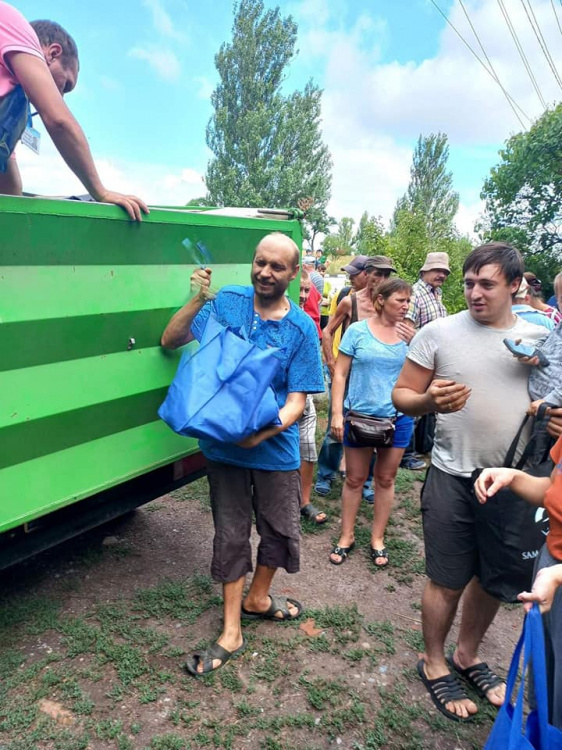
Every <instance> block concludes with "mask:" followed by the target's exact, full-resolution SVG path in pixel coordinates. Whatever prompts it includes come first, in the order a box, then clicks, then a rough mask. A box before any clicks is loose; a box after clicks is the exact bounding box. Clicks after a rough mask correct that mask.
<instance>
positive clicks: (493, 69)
mask: <svg viewBox="0 0 562 750" xmlns="http://www.w3.org/2000/svg"><path fill="white" fill-rule="evenodd" d="M459 3H460V6H461V8H462V10H463V13H464V15H465V16H466V20H467V21H468V23H469V25H470V28H471V29H472V33H473V34H474V36H475V37H476V41H477V42H478V44H479V45H480V49H481V50H482V52H483V54H484V57H485V58H486V60H487V62H488V65H489V66H490V70H491V71H492V75H493V76H494V78H495V80H496V83H497V84H498V86H500V87H501V89H502V90H503V91H504V93H505V89H504V87H503V85H502V83H501V81H500V79H499V76H498V74H497V73H496V71H495V68H494V65H493V63H492V61H491V60H490V58H489V57H488V53H487V52H486V50H485V49H484V45H483V44H482V42H481V40H480V37H479V36H478V33H477V31H476V29H475V28H474V24H473V23H472V21H471V19H470V16H469V15H468V11H467V9H466V8H465V6H464V3H463V0H459ZM506 99H507V102H508V104H509V106H510V107H511V109H512V110H513V113H514V114H515V116H516V117H517V118H519V115H518V114H517V112H516V110H515V107H514V105H513V103H512V101H511V98H510V97H508V96H506ZM515 104H516V106H517V107H518V108H519V109H521V108H520V107H519V105H518V104H517V103H515ZM521 112H523V110H521ZM523 114H524V115H525V113H524V112H523ZM525 116H526V115H525ZM519 122H521V120H519ZM521 125H522V126H523V127H525V126H524V125H523V123H522V122H521Z"/></svg>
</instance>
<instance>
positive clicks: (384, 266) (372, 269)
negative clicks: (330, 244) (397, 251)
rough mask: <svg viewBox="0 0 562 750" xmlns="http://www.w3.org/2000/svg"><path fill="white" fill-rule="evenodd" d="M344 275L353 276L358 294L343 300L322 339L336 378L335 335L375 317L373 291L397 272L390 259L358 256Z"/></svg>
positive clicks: (352, 279)
mask: <svg viewBox="0 0 562 750" xmlns="http://www.w3.org/2000/svg"><path fill="white" fill-rule="evenodd" d="M341 270H342V271H345V272H346V273H347V274H349V281H350V284H351V286H352V288H353V291H354V292H355V293H354V294H349V295H348V296H347V297H344V299H342V300H341V302H340V303H339V305H338V306H337V308H336V312H335V313H334V315H333V316H332V317H331V318H330V322H329V323H328V325H327V326H326V328H325V329H324V335H323V337H322V350H323V352H324V359H325V361H326V365H327V366H328V369H329V370H330V375H333V372H334V364H335V357H334V352H333V349H332V339H333V335H334V333H335V331H337V329H338V328H339V327H340V326H342V329H343V330H342V333H343V332H344V331H345V329H346V328H347V327H348V326H349V325H350V324H351V323H356V322H357V321H358V320H364V319H365V318H370V317H371V316H372V315H374V314H375V308H374V307H373V301H372V294H373V289H374V288H375V287H376V286H377V285H378V284H380V282H381V281H383V280H384V279H387V278H388V277H389V276H390V274H391V273H392V272H393V271H396V269H395V268H394V266H393V265H392V261H391V260H390V258H387V257H386V256H384V255H374V256H373V257H369V256H366V255H357V256H355V258H353V260H352V261H351V262H350V263H348V264H347V265H346V266H342V269H341ZM361 277H363V279H364V280H365V283H364V285H363V286H361V287H359V288H357V284H358V283H360V282H361V281H363V279H361Z"/></svg>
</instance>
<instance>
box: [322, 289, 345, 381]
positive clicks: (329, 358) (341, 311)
mask: <svg viewBox="0 0 562 750" xmlns="http://www.w3.org/2000/svg"><path fill="white" fill-rule="evenodd" d="M346 318H351V298H350V297H349V295H348V296H347V297H344V298H343V299H342V301H341V302H340V303H339V305H338V306H337V307H336V312H335V313H334V314H333V315H332V316H331V317H330V320H329V321H328V325H327V326H326V328H324V331H323V332H322V352H323V353H324V361H325V362H326V365H327V367H328V369H329V371H330V377H333V376H334V364H335V359H334V352H333V349H332V347H333V342H334V333H335V332H336V331H337V330H338V328H339V327H340V326H341V325H342V324H343V323H344V322H345V319H346Z"/></svg>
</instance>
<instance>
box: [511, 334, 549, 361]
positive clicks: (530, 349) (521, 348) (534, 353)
mask: <svg viewBox="0 0 562 750" xmlns="http://www.w3.org/2000/svg"><path fill="white" fill-rule="evenodd" d="M503 343H504V344H505V345H506V346H507V348H508V349H509V351H510V352H511V353H512V354H514V355H515V356H516V357H519V358H523V357H538V358H539V362H540V364H541V367H548V365H549V364H550V362H549V361H548V359H547V358H546V357H545V355H544V354H543V353H542V352H541V351H540V350H539V349H537V348H536V347H534V346H529V345H528V344H523V343H516V342H515V341H514V340H513V339H504V340H503Z"/></svg>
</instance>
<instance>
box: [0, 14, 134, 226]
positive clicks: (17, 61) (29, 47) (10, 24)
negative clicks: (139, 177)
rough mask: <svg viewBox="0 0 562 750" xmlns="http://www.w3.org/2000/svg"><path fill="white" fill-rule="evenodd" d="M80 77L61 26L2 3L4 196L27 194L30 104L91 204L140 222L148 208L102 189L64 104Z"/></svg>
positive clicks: (0, 185) (0, 157)
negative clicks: (20, 152)
mask: <svg viewBox="0 0 562 750" xmlns="http://www.w3.org/2000/svg"><path fill="white" fill-rule="evenodd" d="M78 71H79V64H78V50H77V48H76V44H75V42H74V40H73V38H72V37H71V36H70V34H68V33H67V32H66V31H65V30H64V29H63V28H62V26H59V24H58V23H54V22H53V21H34V22H33V24H30V23H28V22H27V21H26V20H25V18H24V17H23V16H22V14H21V13H20V12H19V11H18V10H16V8H14V7H12V6H11V5H8V3H5V2H2V1H1V0H0V193H3V194H4V195H21V194H22V181H21V176H20V172H19V169H18V165H17V162H16V160H15V157H14V153H13V150H14V146H15V144H16V143H17V141H19V139H20V138H21V136H22V134H23V132H24V130H25V128H26V125H27V124H28V112H29V103H31V104H32V105H33V107H34V108H35V109H36V110H37V112H38V113H39V116H40V117H41V120H42V121H43V124H44V125H45V127H46V129H47V131H48V133H49V135H50V136H51V138H52V139H53V143H54V144H55V146H56V147H57V149H58V150H59V152H60V154H61V156H62V157H63V159H64V160H65V161H66V163H67V164H68V166H69V167H70V169H71V170H72V171H73V172H74V174H75V175H76V176H77V177H78V179H79V180H80V181H81V182H82V184H83V185H84V187H85V188H86V190H87V191H88V193H89V194H90V195H91V196H92V198H94V200H96V201H100V202H102V203H115V204H116V205H117V206H121V208H123V209H124V210H125V211H126V212H127V213H128V214H129V216H130V217H131V219H136V220H138V221H140V219H141V213H142V212H144V213H148V208H147V207H146V205H145V203H144V202H143V201H142V200H140V198H137V197H136V196H134V195H123V194H121V193H116V192H114V191H112V190H108V189H107V188H106V187H105V186H104V185H103V183H102V181H101V179H100V176H99V174H98V172H97V169H96V166H95V164H94V160H93V158H92V154H91V152H90V147H89V145H88V141H87V140H86V136H85V135H84V132H83V131H82V128H81V127H80V125H79V124H78V122H77V121H76V120H75V118H74V117H73V116H72V113H71V112H70V110H69V109H68V107H67V106H66V104H65V102H64V99H63V97H64V96H65V94H69V93H70V92H71V91H72V89H73V88H74V87H75V86H76V81H77V80H78Z"/></svg>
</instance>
